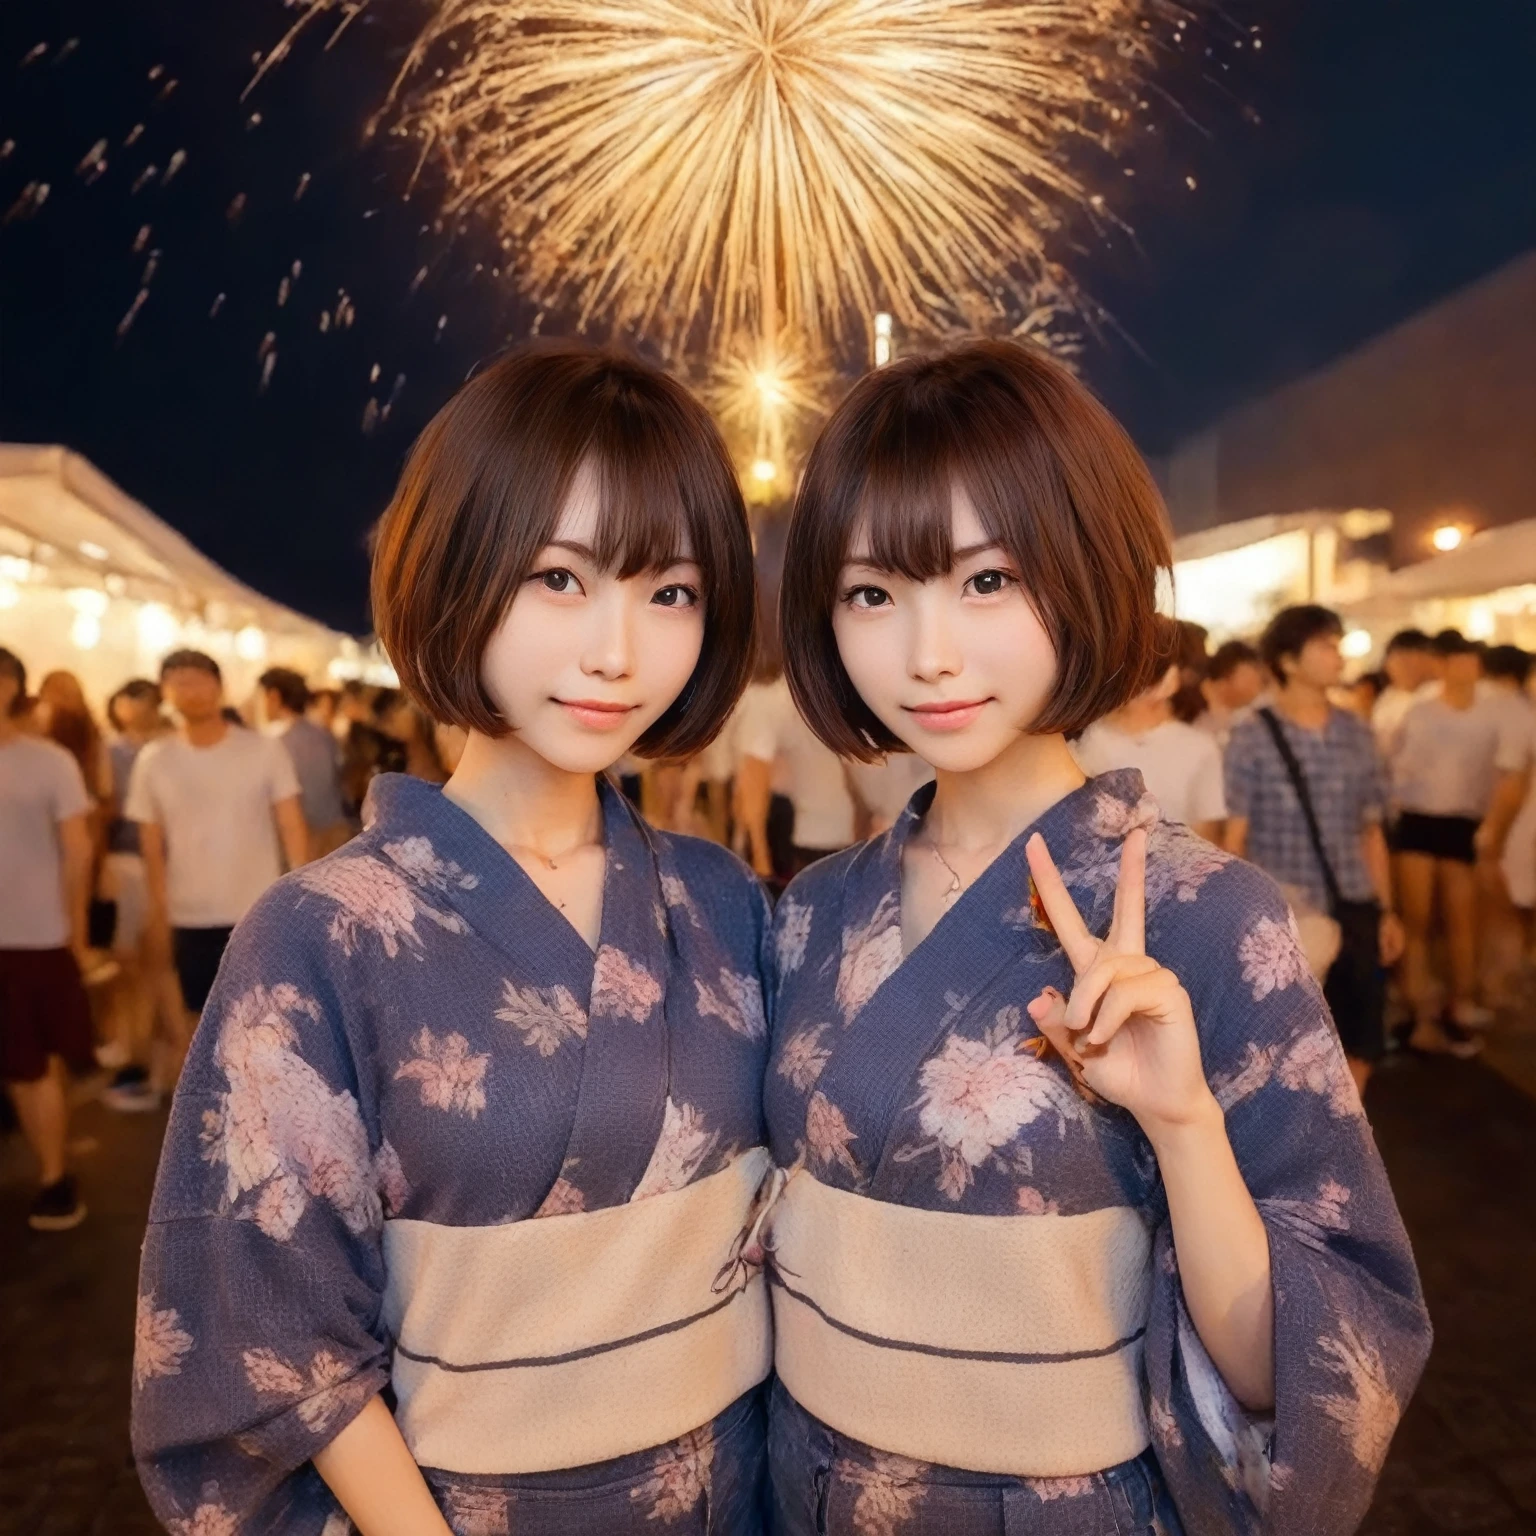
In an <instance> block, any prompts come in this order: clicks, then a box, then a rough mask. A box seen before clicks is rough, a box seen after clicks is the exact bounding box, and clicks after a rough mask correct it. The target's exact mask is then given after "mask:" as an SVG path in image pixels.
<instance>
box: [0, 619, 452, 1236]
mask: <svg viewBox="0 0 1536 1536" xmlns="http://www.w3.org/2000/svg"><path fill="white" fill-rule="evenodd" d="M457 734H458V733H456V732H454V731H452V730H442V729H435V728H434V727H433V726H432V724H431V723H430V722H429V721H427V720H426V718H425V716H424V715H422V713H421V712H420V711H419V710H418V709H417V708H416V707H415V706H414V705H413V704H411V703H410V702H409V701H408V700H407V699H406V698H405V696H404V695H403V694H402V693H400V692H399V691H398V690H395V689H380V688H371V687H368V686H366V685H364V684H362V683H357V682H349V683H347V684H346V685H345V686H344V687H342V688H341V689H339V690H337V689H321V690H317V691H312V690H311V689H310V687H309V686H308V684H307V683H306V681H305V679H304V678H303V677H301V676H300V675H299V674H298V673H297V672H294V671H292V670H289V669H286V668H281V667H274V668H272V669H270V670H268V671H267V672H265V673H263V674H262V676H261V678H260V679H259V681H258V684H257V688H256V692H255V695H254V697H252V698H251V699H249V700H246V701H244V707H243V709H236V708H234V707H233V706H232V705H231V704H230V703H229V701H228V700H227V699H226V697H225V691H224V680H223V677H222V674H221V671H220V668H219V665H218V663H217V662H216V661H215V660H214V659H213V658H212V657H211V656H208V655H206V654H204V653H202V652H200V651H194V650H178V651H174V652H172V653H171V654H170V655H168V656H167V657H166V658H165V659H164V661H163V663H162V665H161V667H160V673H159V677H158V679H150V678H142V677H141V678H133V679H130V680H129V681H127V682H125V683H124V684H123V685H122V686H121V687H120V688H119V689H118V690H117V691H116V692H115V693H114V694H113V695H112V696H111V698H110V699H109V700H108V701H107V704H106V710H105V723H104V725H103V724H99V723H98V721H97V719H96V717H95V715H94V713H93V711H92V709H91V707H90V705H89V703H88V701H87V700H86V698H85V695H84V692H83V690H82V689H81V686H80V683H79V681H78V679H76V678H75V677H74V676H73V674H71V673H69V672H65V671H55V672H50V673H48V674H47V675H46V676H44V677H43V678H42V679H41V681H40V682H39V684H38V686H37V690H36V693H35V694H33V693H30V692H29V690H28V676H27V670H26V666H25V664H24V662H23V660H22V658H20V657H19V656H17V655H16V654H15V653H13V652H11V651H9V650H6V649H3V648H0V847H3V848H4V849H5V853H6V858H5V870H6V879H5V880H4V881H0V1016H3V1020H4V1028H3V1029H0V1076H3V1078H4V1081H5V1083H6V1086H7V1088H8V1089H9V1102H10V1105H11V1106H12V1108H13V1109H14V1112H15V1115H16V1118H17V1120H18V1121H19V1123H20V1127H21V1130H22V1133H23V1134H24V1136H25V1137H26V1140H27V1142H28V1144H29V1146H30V1147H31V1150H32V1152H33V1155H34V1157H35V1158H36V1161H37V1165H38V1171H39V1177H40V1189H39V1192H38V1194H37V1197H36V1199H35V1201H34V1203H33V1207H32V1211H31V1215H30V1221H31V1225H32V1226H33V1227H34V1228H36V1229H38V1230H41V1231H56V1230H65V1229H67V1228H69V1227H72V1226H74V1225H76V1224H78V1223H79V1221H81V1220H82V1219H83V1218H84V1215H85V1207H84V1205H83V1203H82V1201H81V1199H80V1196H79V1191H78V1188H77V1186H76V1183H75V1180H74V1179H73V1177H72V1176H71V1175H70V1174H69V1172H68V1170H67V1168H66V1156H65V1154H66V1146H67V1143H68V1119H69V1116H68V1104H69V1099H70V1093H69V1074H70V1073H73V1074H75V1075H76V1076H77V1077H78V1076H80V1075H89V1076H91V1077H93V1078H96V1079H101V1078H103V1077H104V1086H103V1089H102V1097H103V1099H104V1100H105V1102H106V1103H107V1104H108V1105H110V1106H111V1107H112V1108H113V1109H115V1110H119V1111H122V1112H124V1113H136V1112H144V1111H153V1110H156V1109H158V1108H160V1106H161V1105H162V1104H163V1103H164V1101H165V1098H166V1096H167V1095H168V1093H169V1092H170V1090H171V1089H172V1088H173V1087H174V1085H175V1082H176V1078H177V1076H178V1074H179V1072H180V1068H181V1062H182V1058H183V1057H184V1056H185V1053H186V1049H187V1045H188V1043H189V1041H190V1038H191V1032H192V1029H193V1027H194V1026H195V1024H196V1021H197V1018H198V1015H199V1013H200V1012H201V1010H202V1007H203V1004H204V1002H205V1001H206V999H207V996H208V992H209V990H210V988H211V987H212V985H213V981H214V977H215V976H216V974H217V972H218V967H219V962H220V960H221V958H222V956H223V953H224V949H225V946H226V945H227V944H228V942H229V937H230V934H231V933H232V931H233V930H234V927H235V925H236V924H237V923H238V922H239V921H240V919H241V918H242V917H243V916H244V915H245V914H246V912H247V911H249V909H250V907H251V906H252V904H253V903H254V902H255V901H256V899H257V898H258V897H259V896H260V895H261V894H262V892H263V891H265V890H266V889H267V887H268V886H269V885H271V884H272V882H273V881H274V880H276V879H277V878H278V876H279V875H281V874H282V872H283V870H284V869H285V868H290V869H291V868H294V867H296V866H297V865H300V864H304V863H307V862H308V861H310V860H312V859H316V858H320V857H322V856H323V855H325V854H327V853H329V852H331V851H332V850H334V849H336V848H338V847H340V846H341V845H342V844H343V843H345V842H346V841H347V840H348V839H349V838H350V837H352V836H353V835H354V834H355V833H356V831H357V830H358V826H359V818H360V814H361V806H362V802H363V799H364V797H365V795H366V792H367V787H368V784H369V782H370V780H371V779H372V778H373V777H374V775H375V774H377V773H380V772H386V771H396V772H409V773H413V774H415V775H417V776H418V777H421V778H424V779H428V780H431V781H434V782H439V783H440V782H442V781H444V780H446V779H447V777H448V775H449V773H450V772H451V771H452V767H453V763H454V761H455V752H456V750H457V748H458V747H459V746H460V745H461V742H459V741H458V740H456V736H457Z"/></svg>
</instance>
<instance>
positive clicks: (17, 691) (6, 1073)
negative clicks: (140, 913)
mask: <svg viewBox="0 0 1536 1536" xmlns="http://www.w3.org/2000/svg"><path fill="white" fill-rule="evenodd" d="M26 691H27V674H26V669H25V668H24V667H23V666H22V664H21V661H20V659H19V658H18V657H16V656H14V655H13V654H12V653H11V652H10V651H8V650H5V649H3V648H0V848H3V849H4V850H5V875H4V878H3V879H0V1078H3V1079H4V1082H5V1086H6V1090H7V1092H8V1093H9V1094H10V1097H11V1102H12V1103H13V1104H14V1105H15V1106H16V1118H17V1119H18V1120H19V1121H20V1122H21V1130H22V1134H23V1135H24V1136H25V1137H26V1140H27V1145H28V1146H29V1147H31V1149H32V1153H33V1156H35V1157H36V1158H37V1161H38V1169H39V1173H40V1176H41V1183H42V1188H41V1189H40V1190H39V1192H38V1195H37V1198H36V1199H35V1200H34V1201H33V1202H32V1209H31V1212H30V1213H29V1214H28V1217H27V1222H28V1225H29V1226H31V1227H32V1228H33V1229H34V1230H35V1231H39V1232H62V1231H66V1230H67V1229H68V1228H70V1227H75V1226H78V1225H79V1224H80V1223H81V1222H82V1221H83V1220H84V1219H85V1206H84V1205H83V1204H82V1203H81V1201H80V1196H79V1193H78V1191H77V1190H76V1187H75V1181H74V1179H73V1178H72V1177H71V1175H70V1174H69V1172H68V1170H67V1169H66V1168H65V1165H64V1148H65V1142H66V1138H67V1135H68V1130H69V1109H68V1104H67V1100H66V1099H65V1095H64V1068H65V1066H70V1067H75V1068H78V1069H79V1070H82V1071H87V1070H89V1069H90V1067H91V1065H92V1053H91V1045H92V1041H91V1011H90V1005H89V1003H88V1002H87V1001H86V996H85V988H84V986H83V985H82V984H81V981H80V963H79V962H80V957H81V956H83V955H84V954H85V948H86V912H87V908H88V904H89V893H90V877H91V837H90V832H89V830H88V828H87V824H86V816H87V813H88V811H89V809H90V799H89V797H88V796H87V794H86V791H85V781H84V779H83V778H82V777H81V775H80V768H79V765H78V764H77V763H76V762H75V760H74V758H73V757H71V756H70V755H69V753H68V752H66V751H65V750H64V749H63V748H62V747H58V746H55V745H54V743H53V742H51V741H42V740H39V739H38V738H37V737H34V736H29V735H25V734H23V733H22V731H21V730H19V729H18V727H17V724H16V714H17V711H18V710H19V709H20V708H21V706H22V704H23V702H24V700H25V698H26Z"/></svg>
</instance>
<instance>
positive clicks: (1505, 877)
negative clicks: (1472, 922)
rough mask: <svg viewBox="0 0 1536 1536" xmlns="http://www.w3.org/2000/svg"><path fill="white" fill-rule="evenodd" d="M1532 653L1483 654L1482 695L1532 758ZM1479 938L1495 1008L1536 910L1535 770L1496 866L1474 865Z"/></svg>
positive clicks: (1510, 991)
mask: <svg viewBox="0 0 1536 1536" xmlns="http://www.w3.org/2000/svg"><path fill="white" fill-rule="evenodd" d="M1531 662H1532V657H1531V654H1530V652H1528V651H1523V650H1521V649H1520V647H1519V646H1518V645H1496V646H1493V647H1491V648H1490V649H1489V651H1488V653H1487V654H1486V655H1485V656H1484V657H1483V680H1484V683H1485V684H1486V687H1487V697H1488V698H1489V699H1490V700H1491V701H1492V702H1493V703H1494V705H1495V707H1497V708H1498V709H1500V710H1503V711H1505V712H1507V714H1508V715H1509V718H1510V720H1511V721H1512V723H1513V725H1514V728H1515V729H1516V730H1517V731H1520V732H1522V733H1523V734H1524V735H1525V736H1526V737H1527V739H1528V740H1529V741H1530V743H1531V750H1532V755H1533V758H1536V709H1533V708H1532V706H1531V701H1530V699H1529V698H1528V697H1527V695H1526V691H1525V688H1526V683H1527V681H1528V679H1529V677H1530V675H1531ZM1478 887H1479V890H1478V897H1479V903H1480V906H1481V909H1482V910H1481V921H1480V923H1479V925H1478V927H1479V931H1480V935H1481V939H1482V970H1483V995H1484V999H1485V1001H1487V1002H1489V1003H1491V1004H1493V1005H1494V1006H1500V1005H1504V1004H1511V1003H1514V1002H1515V1001H1516V996H1515V992H1514V981H1515V977H1516V975H1517V973H1518V972H1519V970H1520V968H1521V966H1522V964H1523V963H1524V959H1525V952H1526V949H1527V947H1528V946H1529V944H1530V940H1531V918H1532V909H1533V908H1536V773H1533V774H1531V775H1530V776H1529V777H1528V781H1527V784H1526V792H1525V798H1524V799H1523V800H1522V801H1521V802H1520V809H1519V810H1518V811H1517V812H1516V813H1515V816H1514V818H1513V820H1511V822H1510V825H1509V832H1508V834H1507V835H1506V836H1505V838H1504V851H1503V854H1502V856H1501V857H1500V859H1499V861H1498V862H1497V864H1495V863H1494V862H1493V861H1492V860H1491V859H1485V860H1483V861H1482V862H1481V863H1480V864H1479V865H1478Z"/></svg>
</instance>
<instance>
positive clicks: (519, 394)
mask: <svg viewBox="0 0 1536 1536" xmlns="http://www.w3.org/2000/svg"><path fill="white" fill-rule="evenodd" d="M588 461H590V462H591V464H592V465H593V467H594V469H595V471H596V474H597V477H598V482H599V486H600V490H601V495H602V516H601V519H600V527H599V532H598V547H597V549H596V551H595V553H596V557H597V560H598V563H599V564H601V565H602V566H603V567H604V568H605V569H608V570H612V571H616V572H617V573H618V574H619V575H620V576H621V577H625V578H628V577H631V576H637V575H639V574H641V573H642V572H644V571H659V570H662V569H664V568H665V567H666V566H668V565H670V564H671V563H672V562H673V561H674V560H676V559H677V558H678V557H679V555H680V554H681V552H682V550H683V549H684V547H685V536H686V545H687V547H688V548H690V549H691V552H692V557H693V559H694V560H695V561H696V562H697V564H698V566H699V569H700V571H701V572H702V576H703V581H702V585H703V591H702V593H701V597H702V599H703V603H704V643H703V648H702V650H701V651H700V654H699V661H698V665H697V666H696V667H695V668H694V672H693V675H692V677H690V678H689V679H688V683H687V685H686V686H685V687H684V689H683V691H682V693H681V694H680V695H679V697H678V698H677V700H676V701H675V702H674V703H673V704H672V705H671V707H670V708H669V709H667V711H666V712H665V713H664V714H663V715H662V716H661V717H660V718H659V719H658V720H657V721H656V723H655V724H654V725H653V726H651V728H650V729H649V730H648V731H647V732H646V733H645V734H644V735H643V736H642V737H641V738H640V740H639V741H638V742H636V744H635V750H636V751H638V752H641V753H643V754H645V755H646V756H649V757H686V756H688V755H689V754H691V753H694V752H697V751H699V750H700V748H702V747H704V746H707V745H708V743H709V742H710V741H711V740H712V739H713V738H714V736H715V735H716V734H717V733H718V732H719V730H720V727H721V726H722V725H723V724H724V722H725V719H726V717H727V715H728V714H729V713H730V711H731V708H732V706H733V705H734V704H735V702H736V700H737V698H738V696H739V695H740V693H741V691H742V689H743V688H744V687H745V686H746V681H747V676H748V672H749V670H750V668H751V665H752V655H753V640H754V628H755V612H754V603H753V570H752V538H751V533H750V530H749V528H748V525H747V514H746V508H745V506H744V504H743V502H742V498H741V488H740V486H739V485H738V483H737V480H736V473H735V470H734V469H733V468H732V465H731V460H730V457H729V455H728V454H727V453H726V451H725V445H724V444H723V443H722V442H721V440H720V434H719V433H718V432H717V431H716V430H715V426H714V423H713V422H712V421H711V420H710V418H709V415H708V413H707V412H706V411H705V410H704V408H703V406H701V405H700V404H699V402H698V401H697V400H695V399H694V398H693V396H692V395H690V394H689V393H688V391H687V390H686V389H684V388H683V386H682V385H681V384H679V383H677V382H676V381H675V380H674V379H671V378H669V377H668V376H667V375H666V374H664V373H662V372H661V371H660V370H659V369H656V368H653V367H651V366H649V365H648V364H646V363H643V362H640V361H638V360H637V359H635V358H632V357H629V356H627V355H625V354H622V353H619V352H615V351H605V350H599V349H597V348H594V347H589V346H583V345H580V344H578V343H574V342H550V343H544V344H541V345H537V346H530V347H523V348H520V349H518V350H517V351H514V352H511V353H509V354H508V355H507V356H505V357H502V358H500V359H499V360H498V361H496V362H495V363H493V364H491V365H490V366H489V367H488V368H486V369H485V370H484V372H482V373H479V374H476V375H475V377H474V378H472V379H471V380H470V381H469V382H468V383H467V384H465V385H464V386H463V388H461V389H460V390H459V391H458V393H457V394H455V395H454V396H453V398H452V399H451V400H449V402H448V403H447V404H446V405H445V406H444V407H443V408H442V409H441V410H440V411H439V412H438V413H437V415H436V416H434V417H433V418H432V420H431V421H430V422H429V423H428V424H427V427H426V429H425V431H423V432H422V434H421V436H420V437H419V438H417V440H416V443H415V445H414V446H413V447H412V449H411V452H410V456H409V457H408V459H407V460H406V465H405V471H404V473H403V474H402V475H401V477H400V485H399V488H398V489H397V490H396V492H395V497H394V500H393V501H392V502H391V503H390V505H389V509H388V510H387V511H386V512H385V514H384V518H383V521H382V522H381V523H380V525H379V531H378V538H377V541H376V543H375V545H374V553H373V619H374V624H375V627H376V628H377V630H378V634H379V638H380V640H382V641H383V643H384V647H385V649H386V650H387V651H388V653H389V656H390V659H391V660H392V661H393V662H394V665H395V670H396V671H397V672H398V673H399V674H400V680H401V682H402V684H403V685H404V686H405V688H406V690H407V692H409V693H410V695H411V696H412V697H413V698H414V699H415V700H416V702H417V703H418V704H419V705H420V706H421V708H422V709H424V710H425V711H426V713H427V714H428V715H430V716H431V718H432V719H434V720H439V721H442V722H444V723H447V724H451V725H458V726H462V727H463V728H464V729H465V730H470V731H479V732H480V733H481V734H483V735H486V736H504V735H505V734H506V733H507V731H508V730H509V729H510V727H509V726H508V724H507V722H506V721H505V720H504V719H502V717H501V715H500V714H499V713H498V711H497V708H496V705H495V704H494V703H493V701H492V700H491V698H490V696H489V694H487V692H486V689H485V683H484V681H483V678H482V674H481V660H482V658H483V656H484V654H485V648H486V644H487V642H488V641H489V640H490V638H491V636H492V635H493V634H494V633H495V631H496V629H497V627H498V626H499V625H500V623H501V621H502V618H503V617H504V615H505V614H506V611H507V608H508V606H509V605H510V604H511V602H512V599H513V598H514V597H515V596H516V594H517V591H518V589H519V587H520V586H521V585H522V583H523V582H524V581H525V580H526V579H527V577H528V573H529V571H530V569H531V568H532V565H533V562H534V559H535V557H536V556H537V555H538V552H539V551H540V550H541V549H542V548H543V547H544V546H545V545H546V544H548V543H549V541H550V540H551V539H552V538H553V537H554V536H555V529H556V526H557V524H558V523H559V520H560V513H561V511H562V510H563V508H564V506H565V502H566V497H567V494H568V492H569V490H570V486H571V481H572V479H573V478H574V476H575V474H576V472H577V470H578V468H579V467H580V466H581V465H582V464H583V463H584V462H588Z"/></svg>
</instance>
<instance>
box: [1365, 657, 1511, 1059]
mask: <svg viewBox="0 0 1536 1536" xmlns="http://www.w3.org/2000/svg"><path fill="white" fill-rule="evenodd" d="M1434 646H1435V651H1436V653H1437V654H1438V655H1439V656H1440V658H1441V660H1442V661H1443V663H1444V667H1445V680H1444V683H1443V684H1442V686H1441V690H1440V692H1439V694H1438V695H1437V696H1436V697H1434V698H1427V699H1422V700H1420V701H1419V702H1418V703H1417V704H1415V705H1414V706H1413V708H1412V709H1410V710H1409V711H1408V713H1407V714H1406V715H1405V716H1404V717H1403V723H1402V725H1401V727H1400V728H1399V730H1398V734H1397V747H1396V750H1395V752H1394V754H1393V758H1392V798H1393V800H1394V801H1395V802H1396V804H1397V806H1398V808H1399V815H1398V818H1397V827H1396V836H1395V839H1394V842H1395V848H1396V864H1397V879H1396V883H1397V890H1398V898H1399V901H1400V903H1401V906H1402V914H1403V926H1404V929H1405V930H1406V936H1407V942H1406V946H1405V949H1404V953H1403V994H1404V996H1405V998H1406V999H1407V1002H1408V1005H1409V1007H1410V1008H1411V1009H1412V1011H1413V1034H1412V1035H1411V1036H1410V1037H1409V1042H1408V1043H1409V1045H1410V1046H1411V1047H1412V1048H1413V1049H1415V1050H1420V1051H1429V1052H1437V1053H1444V1052H1446V1051H1451V1052H1453V1053H1454V1054H1456V1055H1471V1054H1475V1052H1476V1051H1477V1050H1478V1049H1479V1047H1480V1046H1481V1040H1480V1039H1479V1038H1478V1037H1477V1036H1476V1035H1474V1034H1471V1033H1470V1031H1473V1030H1479V1029H1485V1028H1486V1027H1487V1026H1488V1025H1489V1024H1490V1023H1491V1022H1492V1019H1493V1015H1492V1014H1491V1012H1490V1011H1489V1010H1488V1009H1487V1008H1485V1007H1484V1006H1483V1005H1482V1003H1481V1002H1480V1001H1479V999H1478V991H1479V987H1478V966H1477V949H1478V932H1477V928H1478V923H1477V912H1478V899H1477V892H1478V868H1479V866H1482V865H1487V866H1489V867H1490V868H1491V867H1494V866H1497V864H1498V861H1499V859H1500V858H1501V856H1502V854H1503V851H1504V843H1505V840H1506V838H1507V836H1508V833H1509V828H1510V825H1511V823H1512V822H1513V821H1514V819H1515V816H1516V815H1517V814H1518V812H1519V810H1520V804H1521V802H1522V800H1523V799H1524V798H1525V788H1526V783H1527V781H1528V777H1529V772H1530V762H1531V747H1532V740H1531V729H1530V725H1529V722H1528V721H1527V720H1525V719H1523V718H1521V717H1520V716H1519V715H1518V714H1517V713H1516V712H1513V711H1510V710H1509V709H1507V708H1503V707H1501V701H1500V700H1499V699H1497V698H1495V697H1493V696H1491V695H1490V694H1489V692H1488V691H1487V690H1486V689H1485V688H1482V687H1480V686H1479V685H1480V683H1481V681H1482V658H1481V655H1480V653H1479V651H1478V648H1477V647H1476V646H1475V645H1474V644H1473V643H1472V642H1471V641H1470V640H1467V639H1465V638H1463V637H1462V636H1461V635H1460V634H1458V633H1457V632H1456V631H1455V630H1447V631H1445V632H1444V633H1442V634H1439V635H1436V636H1435V640H1434ZM1437 911H1438V914H1439V918H1440V922H1441V924H1442V925H1443V931H1444V934H1445V941H1446V956H1447V960H1448V962H1449V970H1450V975H1449V977H1448V982H1449V987H1448V989H1447V990H1448V992H1449V1000H1448V1003H1447V1005H1446V1006H1445V1007H1444V1008H1442V1007H1441V1006H1440V989H1439V988H1438V987H1437V986H1436V983H1435V979H1434V976H1433V975H1432V973H1431V969H1430V944H1431V940H1432V937H1433V923H1434V919H1435V916H1436V913H1437Z"/></svg>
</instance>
